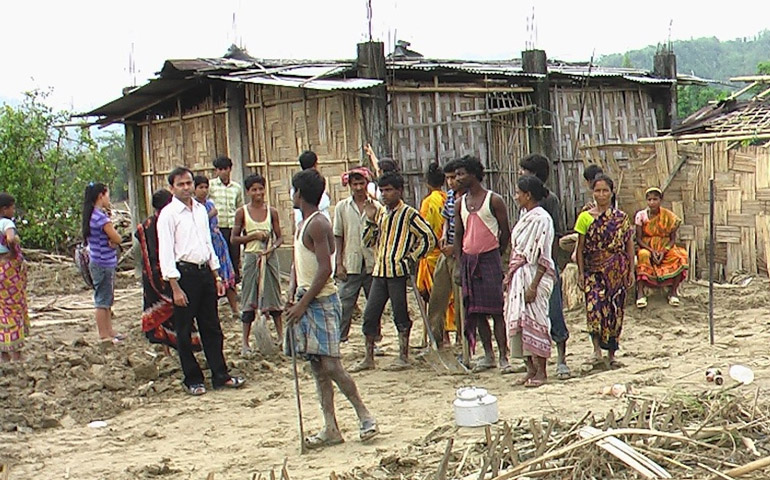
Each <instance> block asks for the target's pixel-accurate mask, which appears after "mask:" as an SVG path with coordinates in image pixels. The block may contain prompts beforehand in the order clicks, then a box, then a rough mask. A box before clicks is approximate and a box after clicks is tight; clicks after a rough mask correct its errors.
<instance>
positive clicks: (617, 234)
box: [575, 175, 634, 368]
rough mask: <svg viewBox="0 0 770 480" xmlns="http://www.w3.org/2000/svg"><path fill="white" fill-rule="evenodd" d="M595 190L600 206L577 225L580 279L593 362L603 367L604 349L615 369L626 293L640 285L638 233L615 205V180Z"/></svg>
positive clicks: (600, 180) (601, 181) (602, 179)
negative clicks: (636, 251)
mask: <svg viewBox="0 0 770 480" xmlns="http://www.w3.org/2000/svg"><path fill="white" fill-rule="evenodd" d="M591 189H592V190H593V196H594V200H595V201H596V204H595V205H594V206H593V207H592V208H591V209H589V210H586V211H584V212H582V213H581V214H580V215H579V216H578V219H577V222H576V223H575V231H576V232H577V233H578V234H579V237H578V249H577V264H578V270H579V277H578V281H579V282H580V284H581V287H583V289H584V291H585V295H586V316H587V320H588V332H589V333H590V334H591V341H592V342H593V346H594V354H593V359H592V360H593V361H592V362H591V363H592V364H593V365H597V364H601V363H603V362H604V361H605V360H604V358H603V355H602V350H607V352H608V355H607V363H608V364H609V366H610V368H619V367H620V366H621V365H620V363H619V362H617V361H616V360H615V352H616V351H617V349H618V340H619V338H620V333H621V331H622V329H623V314H624V305H625V301H626V290H627V289H628V288H629V287H631V286H632V285H633V283H634V242H633V236H634V230H633V228H632V226H631V221H630V219H629V218H628V215H626V214H625V212H622V211H621V210H618V209H617V208H615V207H613V206H612V196H613V191H614V189H615V185H614V183H613V182H612V179H610V177H608V176H606V175H599V176H597V177H596V178H595V179H594V181H593V182H592V184H591Z"/></svg>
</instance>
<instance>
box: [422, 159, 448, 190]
mask: <svg viewBox="0 0 770 480" xmlns="http://www.w3.org/2000/svg"><path fill="white" fill-rule="evenodd" d="M445 178H446V176H445V175H444V170H442V168H441V167H439V166H438V163H435V162H434V163H431V164H430V165H428V171H427V173H426V174H425V181H427V182H428V185H430V186H431V187H433V188H440V187H441V186H442V185H444V179H445Z"/></svg>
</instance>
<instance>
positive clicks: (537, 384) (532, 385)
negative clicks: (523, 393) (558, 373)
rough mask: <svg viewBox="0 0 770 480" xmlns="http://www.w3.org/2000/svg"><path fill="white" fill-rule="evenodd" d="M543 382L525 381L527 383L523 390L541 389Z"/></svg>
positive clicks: (531, 379)
mask: <svg viewBox="0 0 770 480" xmlns="http://www.w3.org/2000/svg"><path fill="white" fill-rule="evenodd" d="M545 383H546V382H545V380H535V379H534V378H530V379H529V380H527V382H526V383H525V384H524V388H537V387H542V386H543V385H545Z"/></svg>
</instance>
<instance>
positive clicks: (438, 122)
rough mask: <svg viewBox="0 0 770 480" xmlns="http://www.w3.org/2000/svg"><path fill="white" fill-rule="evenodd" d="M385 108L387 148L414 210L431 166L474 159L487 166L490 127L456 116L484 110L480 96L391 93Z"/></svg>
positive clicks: (484, 123) (474, 120) (480, 122)
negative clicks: (398, 168)
mask: <svg viewBox="0 0 770 480" xmlns="http://www.w3.org/2000/svg"><path fill="white" fill-rule="evenodd" d="M388 105H389V112H388V115H389V116H388V118H389V122H390V138H391V140H390V141H391V148H392V150H393V157H394V160H396V162H398V163H399V164H400V166H401V169H402V172H403V174H404V178H405V180H406V185H405V187H404V198H405V201H406V202H407V203H410V204H411V205H419V202H420V201H421V199H422V198H423V196H425V195H426V194H427V188H426V187H425V185H424V181H423V178H424V174H425V172H426V171H427V168H428V165H429V164H430V163H431V162H439V164H444V163H446V162H447V161H449V160H453V159H456V158H460V157H462V156H463V155H474V156H477V157H479V158H480V159H481V161H482V163H484V165H486V166H489V165H490V161H489V147H488V145H487V130H488V128H489V125H488V124H489V122H488V121H486V120H480V119H479V116H470V117H462V116H458V115H455V114H456V113H462V112H467V111H470V110H483V109H484V108H485V97H484V95H483V94H467V93H440V94H439V93H395V94H391V95H390V102H389V103H388ZM374 148H375V150H376V148H377V147H376V145H375V146H374Z"/></svg>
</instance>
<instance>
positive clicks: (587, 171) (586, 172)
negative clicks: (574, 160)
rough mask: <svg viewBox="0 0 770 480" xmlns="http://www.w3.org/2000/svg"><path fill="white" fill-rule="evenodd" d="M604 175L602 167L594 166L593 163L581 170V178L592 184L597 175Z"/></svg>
mask: <svg viewBox="0 0 770 480" xmlns="http://www.w3.org/2000/svg"><path fill="white" fill-rule="evenodd" d="M602 173H604V170H602V167H600V166H599V165H596V164H595V163H592V164H591V165H588V166H587V167H586V168H584V169H583V178H585V179H586V182H593V181H594V178H596V176H597V175H599V174H602Z"/></svg>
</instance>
